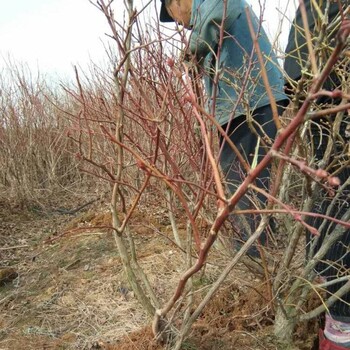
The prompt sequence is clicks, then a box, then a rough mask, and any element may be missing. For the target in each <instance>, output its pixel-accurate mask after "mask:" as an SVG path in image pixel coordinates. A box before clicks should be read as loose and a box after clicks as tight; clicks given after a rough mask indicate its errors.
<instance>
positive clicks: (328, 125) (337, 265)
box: [307, 98, 350, 323]
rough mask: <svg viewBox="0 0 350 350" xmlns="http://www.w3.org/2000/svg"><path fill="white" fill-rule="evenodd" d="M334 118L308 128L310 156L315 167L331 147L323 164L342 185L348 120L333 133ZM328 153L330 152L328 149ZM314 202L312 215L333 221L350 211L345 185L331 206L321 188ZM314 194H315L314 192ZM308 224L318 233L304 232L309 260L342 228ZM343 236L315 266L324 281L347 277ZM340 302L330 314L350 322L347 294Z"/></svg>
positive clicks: (347, 233) (348, 243) (347, 237)
mask: <svg viewBox="0 0 350 350" xmlns="http://www.w3.org/2000/svg"><path fill="white" fill-rule="evenodd" d="M317 103H318V104H319V105H333V106H334V105H336V104H338V103H339V101H334V100H330V99H329V98H322V99H320V100H319V101H317ZM334 120H335V115H331V116H329V117H328V118H324V119H321V120H317V121H315V122H313V123H312V124H311V126H310V134H311V135H310V136H311V138H312V146H313V156H314V158H315V162H316V164H317V163H318V162H319V161H321V160H322V159H323V157H324V155H325V152H326V150H327V144H328V143H329V141H330V143H331V144H332V150H331V157H330V159H329V164H326V167H323V168H328V169H327V170H329V171H330V172H331V173H334V174H335V175H336V176H337V177H338V178H339V179H340V181H341V184H344V183H345V182H346V181H347V180H348V179H349V176H350V164H349V143H350V117H349V116H348V115H345V116H344V117H343V120H342V122H341V124H340V127H339V133H336V134H335V135H334V133H333V132H332V125H333V122H334ZM327 151H328V152H329V150H327ZM316 194H318V195H317V196H316V201H315V205H314V208H313V209H312V212H315V213H320V214H324V215H328V216H330V217H333V218H337V219H341V218H342V216H343V215H344V214H345V213H346V212H347V211H349V210H350V185H348V186H346V187H345V188H343V189H342V190H341V192H340V193H339V197H338V199H337V201H336V202H335V203H332V200H333V198H334V197H333V196H330V194H329V192H327V191H325V190H323V189H321V190H317V192H316ZM314 195H315V193H314ZM307 222H308V223H309V224H310V225H312V226H313V227H315V228H317V229H318V230H319V232H320V237H319V238H318V237H315V236H311V235H310V234H309V233H307V241H308V244H307V254H308V258H309V259H310V258H312V257H313V256H314V255H315V254H316V253H317V252H318V250H319V249H320V247H321V246H322V244H324V243H325V239H326V238H327V237H329V236H330V235H332V233H334V232H335V230H336V229H340V228H341V226H339V225H336V224H334V223H332V222H331V221H328V220H323V219H322V218H315V219H312V218H310V219H308V220H307ZM343 230H344V233H343V234H342V236H341V237H340V238H339V239H338V240H337V241H336V242H335V243H334V244H333V245H332V246H331V247H330V248H329V249H328V251H327V253H326V255H325V256H324V257H323V258H322V261H320V262H319V263H318V265H317V267H316V271H317V272H318V273H319V274H320V275H322V276H323V277H326V278H327V281H331V280H334V279H336V278H339V277H343V276H349V274H350V230H349V229H343ZM345 283H346V282H342V283H336V284H334V285H331V286H329V287H328V288H327V291H328V292H329V293H330V294H332V295H333V294H334V293H336V292H337V291H338V290H339V289H340V288H341V287H342V286H343V285H344V284H345ZM348 283H349V282H348ZM342 299H343V300H340V299H338V300H337V301H336V302H335V303H334V304H333V305H332V306H331V307H330V308H329V311H330V314H331V316H332V318H333V319H335V320H337V321H341V322H348V323H350V293H346V294H345V295H344V296H343V297H342Z"/></svg>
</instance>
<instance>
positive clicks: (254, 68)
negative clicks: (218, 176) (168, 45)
mask: <svg viewBox="0 0 350 350" xmlns="http://www.w3.org/2000/svg"><path fill="white" fill-rule="evenodd" d="M161 2H162V4H161V9H160V20H161V21H162V22H173V21H176V22H178V23H179V24H181V25H183V26H185V27H186V28H188V29H191V36H190V39H189V51H190V54H191V56H192V57H194V59H195V61H196V63H197V64H198V65H199V66H200V67H201V68H202V71H203V72H204V83H205V89H206V93H207V96H209V110H211V111H213V110H214V111H215V117H216V119H217V121H218V122H219V124H220V125H221V126H222V128H223V129H224V130H225V131H226V133H227V135H228V136H229V137H230V139H231V140H232V142H233V143H234V144H235V146H236V147H237V148H238V150H239V152H240V154H241V155H242V156H243V157H244V158H245V160H246V162H247V163H248V164H249V165H252V164H253V163H254V161H258V162H259V161H260V160H261V159H262V158H263V157H264V155H265V154H266V152H267V148H268V146H269V145H270V144H271V143H272V141H273V139H274V138H275V135H276V131H277V129H276V124H275V122H274V120H273V112H272V106H271V100H270V97H269V96H268V91H267V87H266V86H265V84H264V81H263V75H262V69H261V66H260V63H259V60H258V56H257V53H256V51H255V50H254V42H253V39H252V35H251V33H250V30H249V23H248V20H249V19H248V17H247V13H246V10H247V11H248V13H249V17H250V19H251V22H252V25H253V27H254V31H255V33H256V34H257V38H258V44H259V48H260V50H261V53H262V55H263V57H264V67H265V71H266V73H267V77H268V83H269V86H270V88H269V89H270V91H271V95H272V96H273V99H274V100H275V101H276V103H277V114H278V115H281V114H282V113H283V111H284V107H285V106H286V105H287V104H288V98H287V96H286V95H285V93H284V90H283V84H284V79H283V75H282V73H281V70H280V68H279V65H278V63H277V59H276V55H275V53H274V51H273V48H272V45H271V43H270V41H269V39H268V37H267V35H266V33H265V32H264V30H263V28H262V27H261V25H260V21H259V19H258V18H257V16H256V15H255V14H254V12H253V11H252V9H251V7H250V6H248V4H247V2H246V1H244V0H228V1H227V2H226V6H227V9H226V13H227V16H226V18H225V20H224V21H223V20H222V18H223V13H224V2H223V1H219V0H161ZM221 25H222V26H221ZM221 27H222V28H223V31H224V39H223V41H222V43H220V39H219V38H220V28H221ZM219 46H221V48H220V49H219ZM218 51H220V53H219V52H218ZM217 67H219V70H220V72H219V75H220V79H219V80H218V81H217V82H216V81H215V79H216V75H217V73H218V72H217ZM220 145H221V150H220V156H219V162H220V167H221V170H222V173H223V175H224V177H225V182H226V184H227V188H228V191H229V193H230V194H233V193H234V192H235V191H236V189H237V187H238V186H239V185H240V184H241V183H242V181H243V179H244V178H245V176H246V175H247V172H246V171H245V169H244V167H243V166H242V164H240V162H239V160H238V157H237V155H236V153H235V152H234V151H233V150H232V149H231V147H230V145H229V144H228V143H227V142H226V141H225V139H224V138H223V136H222V135H221V136H220ZM269 178H270V169H269V168H266V169H264V170H263V171H262V172H261V174H260V176H259V178H258V179H257V180H256V185H257V186H258V187H260V188H263V189H265V190H266V189H268V187H269ZM266 201H267V200H266V198H265V196H263V195H262V194H260V193H258V194H256V193H255V194H254V193H253V192H250V193H249V194H247V195H246V196H245V197H243V198H242V199H241V200H240V201H239V203H238V205H237V207H238V208H239V209H240V210H246V209H252V208H254V206H255V205H256V206H257V207H258V208H259V207H262V206H264V205H265V204H266ZM229 222H230V226H231V227H232V229H233V230H234V232H235V235H234V237H235V238H234V239H233V241H234V244H235V246H236V248H237V245H238V246H239V245H240V244H241V242H244V241H245V240H246V239H247V237H248V236H249V235H250V234H251V233H253V232H255V230H256V228H257V226H258V224H259V220H258V217H257V216H254V215H244V216H243V215H241V216H239V217H237V216H233V215H231V216H230V217H229ZM267 239H268V236H267V232H264V233H263V234H262V235H261V236H260V244H262V245H265V244H266V241H267ZM249 255H250V256H259V250H258V248H257V246H255V247H253V248H252V249H251V250H250V251H249Z"/></svg>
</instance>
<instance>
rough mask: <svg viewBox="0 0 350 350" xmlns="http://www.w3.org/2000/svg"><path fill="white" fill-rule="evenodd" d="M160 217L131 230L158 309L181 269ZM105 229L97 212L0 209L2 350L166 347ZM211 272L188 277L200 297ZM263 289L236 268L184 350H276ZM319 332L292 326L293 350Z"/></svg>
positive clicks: (147, 217) (141, 217)
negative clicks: (158, 339) (5, 272)
mask: <svg viewBox="0 0 350 350" xmlns="http://www.w3.org/2000/svg"><path fill="white" fill-rule="evenodd" d="M165 216H166V214H164V213H162V212H158V213H150V212H147V210H146V209H145V211H143V212H141V211H140V212H138V213H137V214H136V218H137V220H136V221H135V220H134V222H139V223H138V224H135V225H134V226H133V227H132V229H133V231H134V232H135V240H136V243H137V245H138V247H141V249H140V251H139V259H140V263H141V264H142V266H143V268H144V269H145V271H146V272H147V274H149V276H150V281H151V283H152V285H153V286H154V288H155V291H156V294H157V295H158V296H160V299H161V301H162V302H164V301H165V300H166V299H167V298H168V297H169V295H171V292H172V290H173V286H174V285H175V284H176V281H177V279H178V277H179V275H180V272H181V270H180V268H179V266H181V264H182V260H181V259H182V255H181V253H180V252H179V251H177V250H176V249H175V248H174V246H173V244H172V242H171V240H170V239H169V238H171V235H170V232H171V230H170V224H169V222H167V220H166V219H164V217H165ZM109 225H110V214H109V213H108V211H107V210H103V209H101V208H99V209H98V211H97V209H96V208H95V209H94V210H90V211H87V212H85V213H78V214H76V216H75V217H73V216H64V215H58V214H52V213H51V214H49V215H45V216H44V215H41V216H40V215H38V214H35V213H30V212H22V211H17V212H16V210H13V209H10V208H9V207H6V206H4V205H0V247H2V249H1V250H0V261H1V263H0V268H2V269H7V270H8V271H11V272H12V276H13V277H15V278H10V279H8V280H6V281H5V282H4V283H2V285H1V286H0V310H1V312H0V349H1V350H21V349H36V350H39V349H87V350H93V349H107V350H112V349H118V350H126V349H128V350H129V349H131V350H133V349H135V350H136V349H137V350H139V349H141V350H146V349H149V350H160V349H166V348H169V347H168V346H167V345H160V344H159V343H157V342H155V341H154V338H153V334H152V332H151V329H150V327H149V323H150V320H149V319H148V318H147V316H146V314H145V313H144V312H143V310H142V309H141V308H140V306H139V304H138V302H137V300H136V299H135V297H134V295H133V293H132V291H131V290H130V289H129V287H128V284H127V282H126V279H125V276H124V273H123V268H122V265H121V261H120V258H119V255H118V252H117V250H116V248H115V245H114V241H113V237H112V234H111V232H110V229H108V226H109ZM96 227H99V229H97V228H96ZM183 229H184V228H183ZM158 231H162V233H163V234H162V235H160V234H158V233H157V232H158ZM182 231H184V230H182ZM182 231H181V232H182ZM167 236H169V238H167ZM45 242H46V243H45ZM218 270H219V266H218V265H215V264H213V265H211V266H210V265H208V267H207V269H206V272H205V274H204V275H203V274H202V275H201V276H200V277H196V278H195V280H194V283H196V284H197V285H198V287H199V288H198V289H199V290H201V289H202V290H203V291H204V290H205V289H206V288H207V287H208V286H209V285H210V284H211V283H212V281H213V280H214V278H215V276H217V273H218ZM13 273H15V274H18V276H17V275H13ZM265 290H266V288H265V286H264V282H263V281H261V280H260V279H259V278H256V277H254V275H252V274H250V273H249V272H248V271H247V270H246V269H244V267H242V266H240V267H239V268H238V269H237V270H235V271H234V273H233V274H232V276H231V277H230V280H229V281H228V282H227V283H226V284H225V286H224V287H223V288H222V289H221V291H220V292H219V293H218V294H217V295H216V296H215V297H214V298H213V299H212V301H211V303H210V304H209V305H208V306H207V308H206V309H205V311H204V313H203V314H202V315H201V316H200V318H199V319H198V321H197V322H196V323H195V325H194V327H193V329H192V332H191V334H190V336H189V339H188V340H187V341H186V342H185V343H184V345H183V349H184V350H186V349H187V350H195V349H200V350H210V349H214V350H215V349H219V350H228V349H267V350H270V349H271V350H272V349H277V348H278V346H277V345H276V344H275V342H274V338H273V336H272V323H273V312H272V310H271V308H270V306H269V305H270V304H269V302H268V300H267V298H266V292H265ZM198 296H200V293H199V294H198ZM197 299H198V300H199V298H197ZM305 330H307V332H305ZM316 334H317V326H316V324H315V323H312V324H310V325H302V326H301V327H299V328H298V330H297V333H296V336H297V338H298V339H299V340H298V341H297V344H299V345H297V346H298V348H299V349H305V350H306V349H311V347H312V345H311V344H312V342H313V339H314V337H315V336H314V335H316Z"/></svg>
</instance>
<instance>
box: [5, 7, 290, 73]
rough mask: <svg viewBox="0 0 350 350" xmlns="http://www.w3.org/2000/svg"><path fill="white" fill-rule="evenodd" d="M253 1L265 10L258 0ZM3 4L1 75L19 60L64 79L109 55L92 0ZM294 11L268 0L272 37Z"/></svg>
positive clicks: (120, 10)
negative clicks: (281, 21)
mask: <svg viewBox="0 0 350 350" xmlns="http://www.w3.org/2000/svg"><path fill="white" fill-rule="evenodd" d="M157 1H158V0H157ZM289 1H290V3H289ZM93 2H94V1H93ZM248 2H249V3H250V4H251V5H252V6H253V8H254V10H255V11H256V12H259V11H260V6H259V1H258V0H248ZM94 3H95V2H94ZM143 3H146V0H135V6H136V8H138V9H140V8H142V4H143ZM114 4H115V5H114V10H115V15H116V17H117V18H118V19H122V15H123V0H114ZM281 4H283V5H281ZM0 8H1V12H0V73H1V72H2V71H4V67H6V65H7V64H8V62H9V61H13V62H16V63H17V64H26V65H28V67H29V68H30V69H33V70H36V69H38V70H39V71H40V72H41V73H44V74H49V75H51V76H52V77H58V78H61V79H63V80H64V79H66V78H70V77H72V76H73V65H79V66H81V67H87V65H88V64H89V62H91V61H93V62H95V63H97V64H98V63H99V62H100V61H101V62H102V61H103V60H105V59H106V55H107V54H106V52H105V49H104V47H105V46H104V45H106V43H107V42H108V40H109V39H108V37H107V36H106V33H110V31H109V28H108V25H107V21H106V19H105V17H104V16H103V14H102V13H101V12H100V11H99V10H98V9H97V8H96V7H95V6H93V5H92V4H91V3H90V1H89V0H0ZM150 8H151V9H150V11H151V12H150V13H149V16H150V17H152V16H153V17H154V16H155V13H154V6H150ZM286 8H287V11H286ZM277 9H278V10H277ZM294 11H295V3H294V2H293V0H267V1H266V10H265V13H266V15H265V18H266V19H268V21H267V20H266V21H265V23H264V25H265V27H266V29H267V31H268V32H269V34H270V35H271V37H272V38H274V37H275V36H276V33H277V32H278V24H279V22H280V21H279V20H280V19H281V18H282V16H281V13H284V12H286V16H287V17H289V18H291V17H293V14H294ZM283 23H284V29H283V35H282V37H281V39H280V41H281V42H282V46H283V43H284V42H285V40H286V37H287V34H288V30H289V24H288V21H287V20H285V21H283ZM171 27H172V25H170V28H171Z"/></svg>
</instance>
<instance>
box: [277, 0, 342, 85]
mask: <svg viewBox="0 0 350 350" xmlns="http://www.w3.org/2000/svg"><path fill="white" fill-rule="evenodd" d="M316 2H317V4H318V6H319V9H320V10H321V12H322V14H324V13H325V12H326V4H327V1H324V0H317V1H316ZM304 3H305V7H306V12H307V18H308V23H309V29H310V32H311V36H312V41H313V45H315V43H316V40H317V38H318V32H319V28H320V25H321V19H320V16H319V14H318V11H317V8H315V7H314V2H313V1H311V0H304ZM340 3H341V4H342V5H343V7H344V8H346V6H349V0H341V1H340ZM339 14H340V11H339V5H338V3H337V2H332V3H331V5H330V7H329V11H328V22H329V23H331V22H332V21H333V20H334V19H336V17H337V16H338V15H339ZM336 33H337V30H336V29H335V30H333V31H332V32H330V33H328V34H330V36H331V37H334V36H335V35H336ZM285 52H286V59H285V62H284V69H285V71H286V73H287V74H288V75H289V77H290V78H292V79H293V80H297V79H298V78H300V77H301V70H302V68H303V67H305V66H306V63H307V62H308V60H309V59H308V56H309V52H308V48H307V43H306V39H305V29H304V26H303V20H302V16H301V11H300V6H299V8H298V10H297V13H296V16H295V19H294V21H293V25H292V28H291V31H290V33H289V38H288V44H287V47H286V50H285Z"/></svg>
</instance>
